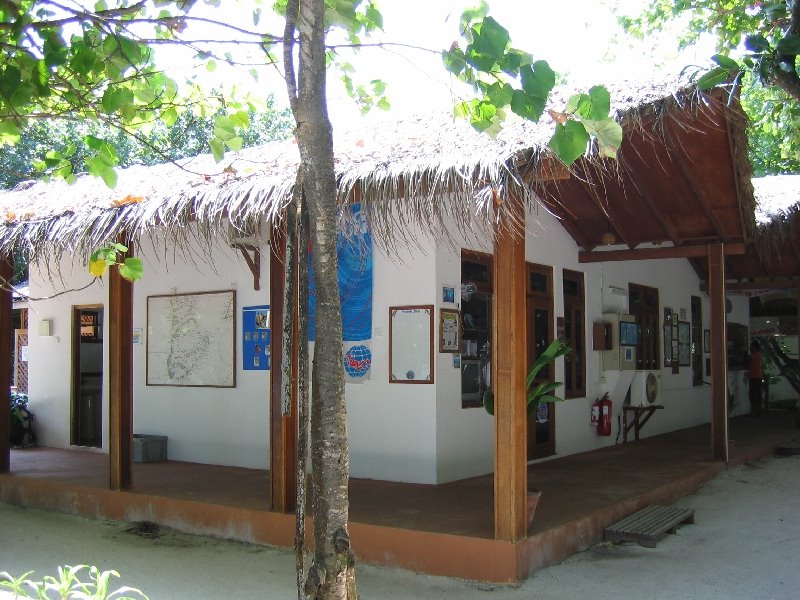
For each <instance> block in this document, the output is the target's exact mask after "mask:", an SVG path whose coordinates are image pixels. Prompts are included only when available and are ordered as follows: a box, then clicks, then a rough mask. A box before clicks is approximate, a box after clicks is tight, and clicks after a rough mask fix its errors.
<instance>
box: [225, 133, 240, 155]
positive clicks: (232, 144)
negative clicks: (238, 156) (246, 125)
mask: <svg viewBox="0 0 800 600" xmlns="http://www.w3.org/2000/svg"><path fill="white" fill-rule="evenodd" d="M225 145H226V146H227V147H228V148H230V149H231V150H232V151H233V152H238V151H239V150H241V149H242V146H243V145H244V140H243V139H242V138H240V137H239V136H238V135H237V136H234V137H232V138H230V139H227V140H225Z"/></svg>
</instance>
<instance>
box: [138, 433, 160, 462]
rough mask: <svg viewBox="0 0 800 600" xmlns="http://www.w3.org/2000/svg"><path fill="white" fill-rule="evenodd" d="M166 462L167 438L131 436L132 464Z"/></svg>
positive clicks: (141, 435)
mask: <svg viewBox="0 0 800 600" xmlns="http://www.w3.org/2000/svg"><path fill="white" fill-rule="evenodd" d="M161 460H167V436H165V435H144V434H141V433H134V434H133V462H137V463H146V462H158V461H161Z"/></svg>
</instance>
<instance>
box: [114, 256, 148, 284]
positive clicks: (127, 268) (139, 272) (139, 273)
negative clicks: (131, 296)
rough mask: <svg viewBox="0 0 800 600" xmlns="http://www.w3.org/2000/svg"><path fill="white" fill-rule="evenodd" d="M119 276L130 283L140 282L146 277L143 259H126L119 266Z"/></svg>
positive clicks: (133, 257)
mask: <svg viewBox="0 0 800 600" xmlns="http://www.w3.org/2000/svg"><path fill="white" fill-rule="evenodd" d="M119 274H120V276H121V277H123V278H125V279H127V280H128V281H138V280H139V279H141V278H142V277H143V276H144V263H143V262H142V259H141V258H136V257H135V256H132V257H129V258H126V259H125V262H124V263H122V264H121V265H120V266H119Z"/></svg>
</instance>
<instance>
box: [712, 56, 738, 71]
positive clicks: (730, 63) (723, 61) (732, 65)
mask: <svg viewBox="0 0 800 600" xmlns="http://www.w3.org/2000/svg"><path fill="white" fill-rule="evenodd" d="M711 60H713V61H714V62H715V63H717V64H718V65H719V66H720V67H722V68H723V69H727V70H729V71H735V70H737V69H738V68H739V63H737V62H736V61H735V60H733V59H732V58H731V57H729V56H725V55H724V54H715V55H714V56H712V57H711Z"/></svg>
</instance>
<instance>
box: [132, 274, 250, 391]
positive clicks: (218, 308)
mask: <svg viewBox="0 0 800 600" xmlns="http://www.w3.org/2000/svg"><path fill="white" fill-rule="evenodd" d="M235 315H236V291H235V290H224V291H218V292H200V293H196V294H170V295H165V296H148V297H147V385H174V386H188V387H236V368H235V367H236V339H235V331H236V318H235Z"/></svg>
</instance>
